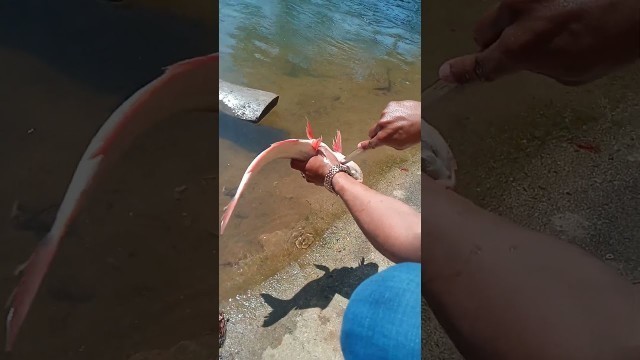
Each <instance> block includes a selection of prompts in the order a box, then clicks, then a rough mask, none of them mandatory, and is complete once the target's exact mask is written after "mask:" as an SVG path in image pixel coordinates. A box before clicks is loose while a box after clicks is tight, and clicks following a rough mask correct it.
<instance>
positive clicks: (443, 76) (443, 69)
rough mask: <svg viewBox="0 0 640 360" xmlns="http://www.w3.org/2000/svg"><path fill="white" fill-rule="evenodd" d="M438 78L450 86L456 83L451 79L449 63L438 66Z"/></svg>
mask: <svg viewBox="0 0 640 360" xmlns="http://www.w3.org/2000/svg"><path fill="white" fill-rule="evenodd" d="M438 77H439V78H440V80H442V81H444V82H448V83H451V84H454V83H455V82H456V80H455V79H454V78H453V74H451V65H450V64H449V63H444V64H442V66H440V70H438Z"/></svg>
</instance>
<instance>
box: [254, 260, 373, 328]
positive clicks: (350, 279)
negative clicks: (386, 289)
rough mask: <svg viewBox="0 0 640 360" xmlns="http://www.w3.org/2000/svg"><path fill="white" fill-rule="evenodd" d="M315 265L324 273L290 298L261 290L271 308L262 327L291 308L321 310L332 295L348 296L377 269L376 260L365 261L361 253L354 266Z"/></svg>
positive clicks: (277, 319)
mask: <svg viewBox="0 0 640 360" xmlns="http://www.w3.org/2000/svg"><path fill="white" fill-rule="evenodd" d="M314 266H315V267H316V269H319V270H322V271H324V274H323V275H322V276H321V277H319V278H317V279H315V280H311V281H309V282H308V283H307V284H306V285H305V286H303V287H302V289H300V291H298V292H297V293H296V294H295V295H294V296H293V297H292V298H291V299H288V300H284V299H278V298H276V297H274V296H272V295H269V294H265V293H262V294H260V296H261V297H262V299H263V300H264V302H265V303H266V304H267V305H269V307H271V309H272V310H271V312H270V313H269V314H268V315H267V316H266V317H265V319H264V323H263V324H262V326H263V327H269V326H271V325H273V324H275V323H277V322H278V321H280V320H281V319H282V318H284V317H285V316H287V315H288V314H289V313H290V312H291V311H292V310H304V309H311V308H319V309H321V310H324V309H326V308H327V306H329V303H331V300H333V297H334V296H335V295H340V296H342V297H344V298H345V299H349V298H351V294H353V292H354V291H355V289H356V288H357V287H358V285H360V284H361V283H362V282H363V281H365V280H366V279H368V278H369V277H371V276H373V275H375V274H376V273H377V272H378V264H376V263H374V262H369V263H365V260H364V257H363V258H362V260H360V263H359V265H358V266H356V267H346V266H345V267H341V268H337V269H333V270H329V268H328V267H326V266H324V265H317V264H314Z"/></svg>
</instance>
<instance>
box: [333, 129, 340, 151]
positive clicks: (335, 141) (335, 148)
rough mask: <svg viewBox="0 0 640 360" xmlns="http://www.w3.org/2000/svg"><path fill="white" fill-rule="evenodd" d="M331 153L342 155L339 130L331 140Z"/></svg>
mask: <svg viewBox="0 0 640 360" xmlns="http://www.w3.org/2000/svg"><path fill="white" fill-rule="evenodd" d="M333 151H336V152H339V153H341V154H342V135H341V134H340V130H338V131H337V133H336V137H335V138H334V139H333Z"/></svg>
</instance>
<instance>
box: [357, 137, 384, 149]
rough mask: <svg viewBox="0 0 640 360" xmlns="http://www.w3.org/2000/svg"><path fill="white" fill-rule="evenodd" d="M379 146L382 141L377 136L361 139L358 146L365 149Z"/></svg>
mask: <svg viewBox="0 0 640 360" xmlns="http://www.w3.org/2000/svg"><path fill="white" fill-rule="evenodd" d="M378 146H380V142H379V141H378V139H377V138H375V137H374V138H373V139H370V140H365V141H361V142H360V143H359V144H358V147H359V148H361V149H363V150H368V149H375V148H377V147H378Z"/></svg>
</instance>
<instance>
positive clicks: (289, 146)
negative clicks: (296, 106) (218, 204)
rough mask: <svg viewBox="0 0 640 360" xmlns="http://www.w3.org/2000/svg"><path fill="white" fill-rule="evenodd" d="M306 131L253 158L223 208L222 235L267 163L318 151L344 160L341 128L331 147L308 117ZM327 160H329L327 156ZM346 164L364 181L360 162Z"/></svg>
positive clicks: (272, 145) (298, 157) (306, 157)
mask: <svg viewBox="0 0 640 360" xmlns="http://www.w3.org/2000/svg"><path fill="white" fill-rule="evenodd" d="M306 133H307V139H287V140H282V141H278V142H276V143H273V144H271V146H269V147H268V148H267V149H266V150H264V151H262V152H261V153H260V154H258V156H256V158H255V159H253V161H252V162H251V164H249V167H248V168H247V170H246V171H245V173H244V175H243V176H242V180H241V181H240V185H238V189H237V190H236V194H235V195H234V196H233V198H232V199H231V201H230V202H229V204H228V205H227V206H225V207H224V209H223V214H222V218H221V221H220V236H222V235H223V234H224V231H225V229H226V227H227V225H229V220H230V219H231V216H232V215H233V211H234V209H235V207H236V205H237V203H238V199H240V196H241V195H242V192H243V191H244V190H245V188H246V187H247V184H248V183H249V181H250V180H251V179H252V177H253V176H254V175H255V174H256V173H258V172H259V171H260V169H262V167H263V166H265V165H266V164H268V163H270V162H271V161H274V160H277V159H295V160H302V161H306V160H309V159H311V158H312V157H313V156H315V155H317V154H318V153H320V154H322V153H325V154H326V153H330V154H333V156H335V157H336V158H337V159H338V161H340V162H342V161H344V159H345V156H344V155H343V154H342V135H341V134H340V130H337V133H336V136H335V138H334V139H333V143H332V146H331V148H330V147H329V146H328V145H327V144H325V143H323V142H322V136H320V137H319V138H315V137H314V136H313V130H312V129H311V125H310V123H309V120H308V119H307V126H306ZM325 161H327V162H328V160H327V159H326V158H325ZM344 165H345V166H347V167H348V168H349V170H350V171H351V175H352V176H353V178H354V179H356V180H357V181H358V182H362V181H363V180H364V178H363V174H362V170H361V169H360V167H359V166H358V164H356V163H355V162H353V161H351V162H347V163H346V164H344Z"/></svg>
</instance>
